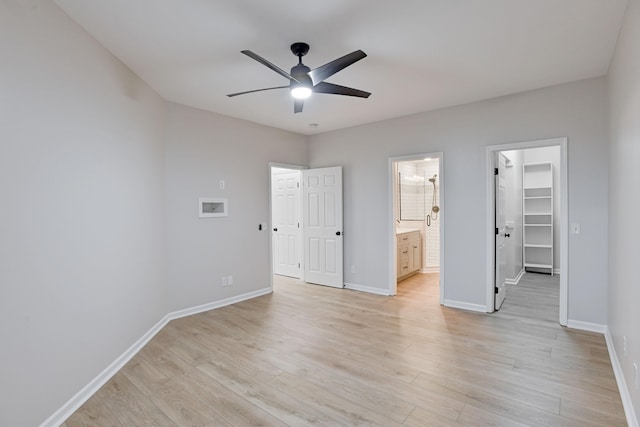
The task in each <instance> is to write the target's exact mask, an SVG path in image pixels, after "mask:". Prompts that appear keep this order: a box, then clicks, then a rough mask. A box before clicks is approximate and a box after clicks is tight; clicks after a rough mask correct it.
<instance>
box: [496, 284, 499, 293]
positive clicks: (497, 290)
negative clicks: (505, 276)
mask: <svg viewBox="0 0 640 427" xmlns="http://www.w3.org/2000/svg"><path fill="white" fill-rule="evenodd" d="M498 292H500V290H499V289H498V287H497V286H496V294H497V293H498Z"/></svg>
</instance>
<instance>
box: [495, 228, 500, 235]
mask: <svg viewBox="0 0 640 427" xmlns="http://www.w3.org/2000/svg"><path fill="white" fill-rule="evenodd" d="M498 234H500V231H499V230H498V227H496V236H497V235H498Z"/></svg>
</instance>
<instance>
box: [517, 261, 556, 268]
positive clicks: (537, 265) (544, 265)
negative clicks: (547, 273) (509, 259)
mask: <svg viewBox="0 0 640 427" xmlns="http://www.w3.org/2000/svg"><path fill="white" fill-rule="evenodd" d="M524 266H525V267H531V268H553V265H551V264H532V263H529V262H525V263H524Z"/></svg>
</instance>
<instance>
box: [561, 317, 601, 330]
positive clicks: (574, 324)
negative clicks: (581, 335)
mask: <svg viewBox="0 0 640 427" xmlns="http://www.w3.org/2000/svg"><path fill="white" fill-rule="evenodd" d="M567 328H571V329H580V330H583V331H589V332H597V333H599V334H604V333H605V332H606V331H607V325H601V324H600V323H591V322H583V321H581V320H571V319H569V320H568V321H567Z"/></svg>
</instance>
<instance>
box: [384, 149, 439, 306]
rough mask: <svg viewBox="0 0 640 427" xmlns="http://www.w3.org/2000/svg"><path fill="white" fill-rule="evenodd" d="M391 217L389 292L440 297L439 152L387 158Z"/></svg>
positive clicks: (429, 298) (392, 293)
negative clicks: (388, 163)
mask: <svg viewBox="0 0 640 427" xmlns="http://www.w3.org/2000/svg"><path fill="white" fill-rule="evenodd" d="M389 161H390V188H391V191H390V195H391V200H390V205H391V211H390V212H391V215H390V218H391V220H392V223H391V224H390V229H391V233H390V236H391V245H390V246H391V250H390V262H391V265H390V271H391V272H392V274H391V277H390V284H389V294H390V295H396V294H406V293H421V294H422V296H426V297H427V298H428V300H429V301H430V300H433V301H434V302H435V303H437V304H442V301H443V294H444V293H443V292H442V286H443V269H442V248H443V236H442V230H443V215H444V213H445V212H444V209H443V197H442V195H443V185H442V175H443V173H442V153H425V154H419V155H411V156H403V157H393V158H391V159H390V160H389Z"/></svg>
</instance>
